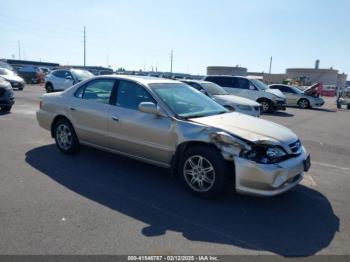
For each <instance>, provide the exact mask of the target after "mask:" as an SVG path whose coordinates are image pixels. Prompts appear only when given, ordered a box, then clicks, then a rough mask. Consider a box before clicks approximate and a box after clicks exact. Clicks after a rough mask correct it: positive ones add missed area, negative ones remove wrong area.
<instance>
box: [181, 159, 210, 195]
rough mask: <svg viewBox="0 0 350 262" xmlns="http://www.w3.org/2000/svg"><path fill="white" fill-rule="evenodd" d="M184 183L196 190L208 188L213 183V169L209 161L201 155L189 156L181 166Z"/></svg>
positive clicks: (203, 190) (200, 190)
mask: <svg viewBox="0 0 350 262" xmlns="http://www.w3.org/2000/svg"><path fill="white" fill-rule="evenodd" d="M183 175H184V178H185V181H186V183H187V184H188V186H189V187H191V189H193V190H195V191H197V192H206V191H208V190H210V189H211V188H212V187H213V185H214V183H215V170H214V167H213V165H212V164H211V163H210V161H209V160H208V159H206V158H204V157H202V156H199V155H195V156H191V157H189V158H188V159H187V160H186V162H185V164H184V168H183Z"/></svg>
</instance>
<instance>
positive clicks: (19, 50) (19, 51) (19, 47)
mask: <svg viewBox="0 0 350 262" xmlns="http://www.w3.org/2000/svg"><path fill="white" fill-rule="evenodd" d="M18 59H19V60H21V42H20V41H19V40H18Z"/></svg>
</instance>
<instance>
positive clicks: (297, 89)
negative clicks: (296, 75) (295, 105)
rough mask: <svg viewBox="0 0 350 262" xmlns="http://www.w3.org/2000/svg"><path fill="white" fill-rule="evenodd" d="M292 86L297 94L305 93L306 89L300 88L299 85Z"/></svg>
mask: <svg viewBox="0 0 350 262" xmlns="http://www.w3.org/2000/svg"><path fill="white" fill-rule="evenodd" d="M290 88H292V89H293V90H294V91H295V92H296V93H297V94H303V93H304V91H302V90H300V89H299V88H298V87H296V86H291V87H290Z"/></svg>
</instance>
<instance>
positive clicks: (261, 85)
mask: <svg viewBox="0 0 350 262" xmlns="http://www.w3.org/2000/svg"><path fill="white" fill-rule="evenodd" d="M249 80H250V82H252V83H253V84H254V85H255V87H257V88H258V89H260V90H266V89H269V87H268V86H267V85H266V84H264V83H263V82H261V81H260V80H258V79H249Z"/></svg>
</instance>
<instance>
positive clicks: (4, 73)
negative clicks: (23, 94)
mask: <svg viewBox="0 0 350 262" xmlns="http://www.w3.org/2000/svg"><path fill="white" fill-rule="evenodd" d="M0 77H2V78H4V79H5V80H7V81H8V82H10V84H11V86H12V87H13V88H17V89H18V90H23V88H24V86H25V82H24V80H23V78H21V77H19V76H18V75H17V74H16V73H15V72H13V71H11V70H9V69H5V68H0Z"/></svg>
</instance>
